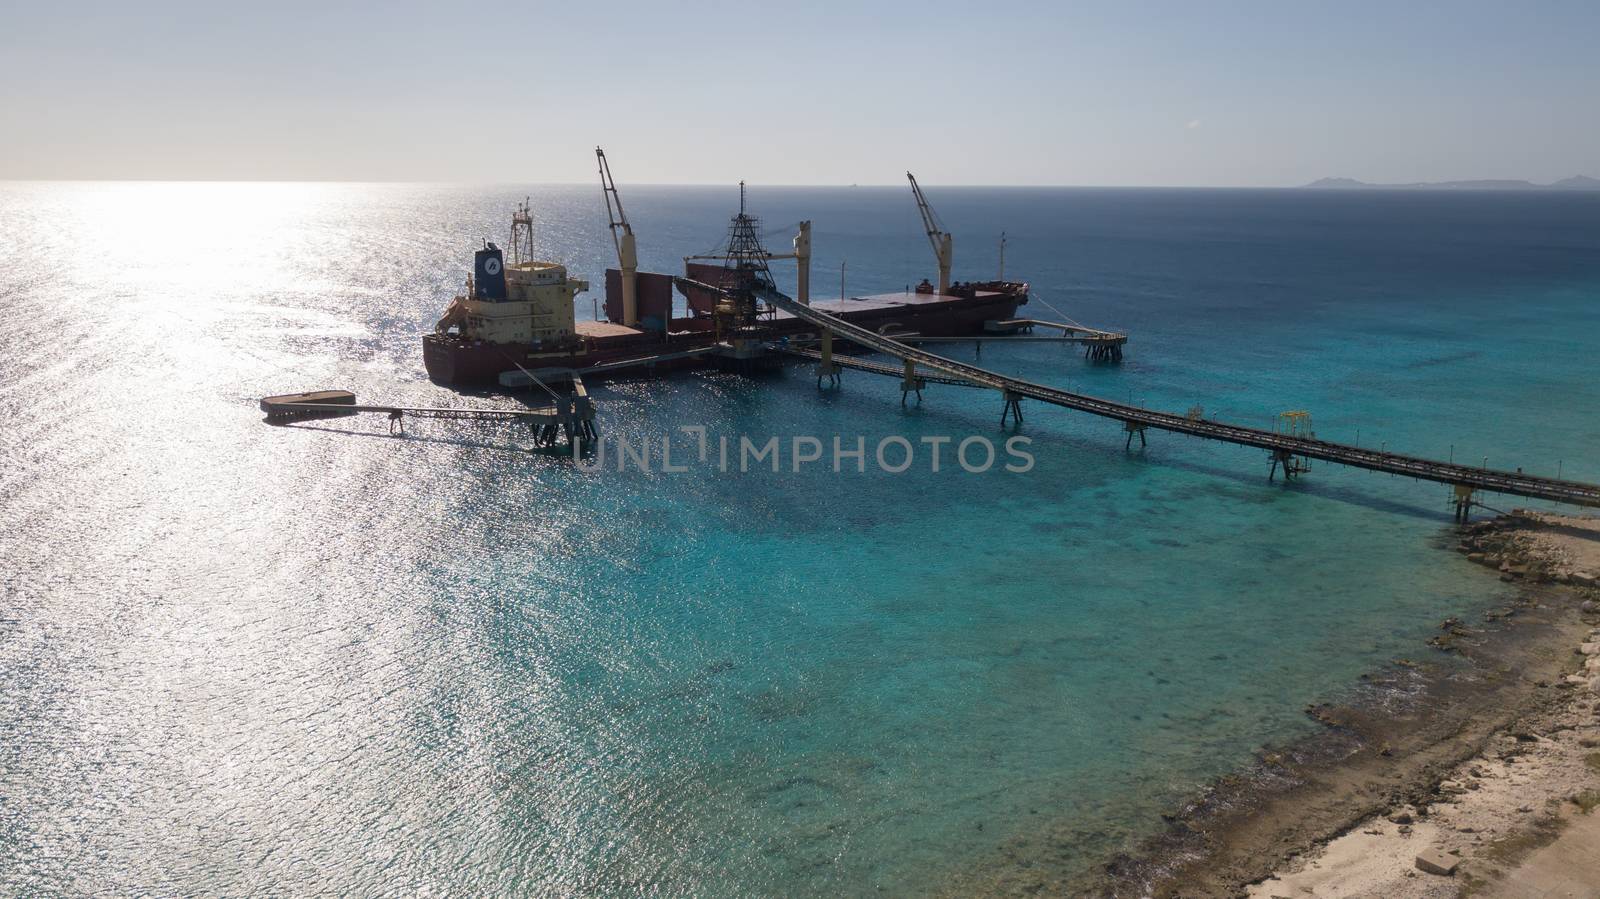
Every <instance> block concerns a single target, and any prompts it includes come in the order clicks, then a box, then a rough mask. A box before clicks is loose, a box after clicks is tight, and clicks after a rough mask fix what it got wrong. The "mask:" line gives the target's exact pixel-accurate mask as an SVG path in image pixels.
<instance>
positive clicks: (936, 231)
mask: <svg viewBox="0 0 1600 899" xmlns="http://www.w3.org/2000/svg"><path fill="white" fill-rule="evenodd" d="M906 179H907V180H908V181H910V182H911V195H912V196H914V197H916V198H917V211H918V212H920V213H922V228H923V230H924V231H927V232H928V244H929V245H930V246H932V247H933V258H934V259H935V260H937V261H938V263H939V295H940V296H943V295H944V294H946V293H949V292H950V258H951V255H952V250H953V247H952V240H951V238H950V233H949V232H948V231H946V230H944V223H943V222H941V221H939V216H938V215H936V214H935V213H934V211H933V206H931V205H929V203H928V198H927V197H925V196H923V195H922V188H921V187H920V186H919V185H918V184H917V176H916V175H913V174H911V173H910V172H906Z"/></svg>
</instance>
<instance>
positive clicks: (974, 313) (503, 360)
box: [422, 149, 1028, 386]
mask: <svg viewBox="0 0 1600 899" xmlns="http://www.w3.org/2000/svg"><path fill="white" fill-rule="evenodd" d="M596 153H597V155H598V156H599V159H600V165H601V169H600V171H601V179H602V188H603V190H604V191H605V194H606V200H607V204H608V207H609V209H610V214H611V229H612V233H613V235H614V237H615V238H616V249H617V256H618V261H619V268H615V269H608V270H607V271H606V273H605V282H604V283H605V305H604V311H605V320H604V321H579V320H578V319H577V315H576V305H575V303H574V298H575V297H576V296H577V294H579V293H581V292H583V291H586V290H588V289H589V283H588V282H587V281H585V280H583V279H580V278H575V277H573V276H572V275H571V273H569V272H568V271H567V269H566V267H565V266H564V265H562V264H560V263H555V262H547V261H540V260H537V259H535V258H533V249H532V246H533V239H532V218H531V215H530V212H529V209H528V206H527V203H526V202H524V203H523V205H521V206H519V207H518V208H517V210H516V213H515V214H514V215H513V217H512V229H511V248H510V249H511V256H510V259H509V260H507V259H506V258H505V253H504V252H503V251H502V250H501V248H500V247H498V246H496V245H495V244H493V243H488V242H485V244H484V246H483V248H482V249H479V250H478V251H477V252H476V253H475V254H474V259H473V273H472V276H471V277H470V278H469V279H468V281H467V284H466V288H465V290H464V291H463V292H462V293H460V294H459V295H457V296H456V297H455V298H454V299H452V300H451V302H450V304H449V306H448V308H447V309H446V310H445V313H444V315H443V316H442V317H441V318H440V319H439V321H438V323H437V324H436V325H435V327H434V330H433V332H432V333H430V334H427V335H425V336H424V337H423V340H422V344H423V362H424V365H425V366H426V368H427V371H428V376H429V377H430V378H431V379H433V380H434V381H435V382H438V383H440V384H447V385H459V386H469V385H484V384H495V383H506V382H507V381H506V379H505V378H502V376H503V375H509V377H510V378H511V379H514V380H515V379H520V381H521V382H522V383H526V382H527V380H528V379H529V378H534V377H537V378H541V379H543V378H546V377H559V376H561V375H562V374H564V373H570V372H581V373H585V374H606V373H610V372H611V371H622V372H625V371H627V370H628V368H627V367H626V366H624V365H622V363H626V362H627V361H629V360H641V361H642V362H647V363H648V364H649V365H650V366H651V368H652V370H661V369H671V368H681V367H688V366H693V365H701V364H706V363H707V361H708V360H712V359H715V358H717V356H718V355H719V354H720V353H722V352H723V351H727V352H729V353H732V354H733V355H736V356H739V357H741V358H742V357H744V356H746V355H748V354H749V353H751V352H757V351H758V349H759V346H760V344H761V343H762V342H763V341H769V340H778V339H783V338H785V337H789V336H794V335H799V334H803V333H809V332H811V331H813V330H814V329H813V328H812V327H811V326H810V325H808V324H806V323H805V322H803V321H801V320H800V319H797V318H794V317H793V316H790V315H788V314H786V313H784V312H782V311H780V310H778V309H777V308H775V307H773V306H772V305H771V304H767V303H763V302H762V297H763V296H764V295H770V294H774V293H777V287H776V285H775V283H774V282H773V279H772V275H771V271H770V268H769V262H771V261H774V260H793V261H794V262H795V263H796V265H797V267H798V277H797V291H796V292H797V296H796V297H795V299H796V300H798V301H799V302H801V303H804V304H806V305H813V306H815V307H816V308H818V309H821V310H823V311H826V312H829V313H832V314H835V315H838V316H840V317H841V318H844V319H845V320H847V321H850V322H852V323H854V324H857V325H861V326H863V327H867V328H870V329H872V330H876V331H880V332H883V333H891V332H892V333H901V334H918V335H924V336H962V335H967V334H980V333H983V332H984V331H985V326H986V325H991V326H992V325H993V324H994V323H996V322H1004V321H1009V320H1011V319H1013V318H1015V316H1016V312H1017V307H1019V306H1021V305H1022V304H1024V303H1026V302H1027V301H1028V285H1027V284H1026V283H1023V282H1018V281H1004V280H995V281H983V282H965V283H963V282H956V283H951V282H950V280H949V258H950V257H949V252H950V249H949V248H950V238H949V235H948V234H944V233H943V232H942V230H940V231H939V232H938V233H937V234H936V233H935V232H934V230H933V229H934V224H933V222H934V220H933V219H932V217H931V209H930V208H929V207H927V205H926V201H925V199H924V198H923V196H922V193H921V190H920V188H919V189H917V190H916V196H917V201H918V205H919V208H922V209H923V210H924V220H925V221H926V222H928V223H929V228H930V234H929V237H930V240H933V241H934V246H935V251H936V255H937V256H938V259H939V263H940V278H939V281H940V284H939V287H938V288H935V289H929V288H928V287H924V286H923V285H919V286H918V290H916V291H914V292H913V291H911V290H909V289H908V290H907V291H905V292H904V293H888V294H876V295H871V296H862V297H852V298H849V299H841V300H837V301H819V302H815V303H813V302H812V300H811V298H810V296H809V292H810V291H809V282H810V265H811V223H810V222H801V223H800V225H799V231H798V233H797V234H796V235H795V238H794V249H793V252H790V253H782V254H777V253H772V252H770V251H768V250H767V249H766V248H765V247H763V246H762V245H761V243H760V238H759V236H758V229H757V227H756V225H757V220H756V219H755V218H754V217H753V216H751V215H749V214H748V212H747V211H746V209H745V197H744V185H743V184H741V185H740V203H739V206H740V208H739V213H738V214H737V215H736V216H734V218H733V221H732V224H731V225H730V227H729V232H728V238H727V241H726V243H725V245H724V247H723V248H722V250H721V251H720V252H719V253H717V254H714V255H707V256H691V257H687V258H686V259H685V260H684V266H685V270H684V275H683V276H681V277H676V276H672V275H666V274H661V273H655V272H640V271H638V269H637V262H636V256H635V253H634V236H633V231H632V227H631V226H630V225H629V224H628V222H627V218H626V216H625V214H624V213H623V212H622V207H621V200H620V197H619V196H617V194H616V188H615V185H614V184H613V183H612V182H611V179H610V171H609V169H608V168H607V165H606V162H605V156H604V153H603V152H600V151H599V150H598V149H597V151H596ZM913 185H915V181H914V180H913ZM926 284H928V282H926V281H924V285H926ZM930 286H931V285H930ZM674 291H677V292H678V293H681V294H682V296H683V298H684V303H683V304H682V308H683V310H684V314H682V315H679V314H676V312H675V309H674V305H675V304H674ZM735 308H737V310H738V314H735V313H734V309H735ZM596 367H601V368H600V371H598V372H596V371H594V369H596Z"/></svg>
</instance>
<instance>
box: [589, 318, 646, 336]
mask: <svg viewBox="0 0 1600 899" xmlns="http://www.w3.org/2000/svg"><path fill="white" fill-rule="evenodd" d="M573 330H575V331H577V332H578V336H579V337H598V338H602V339H609V338H614V337H636V336H639V335H641V334H643V333H644V331H642V330H641V329H639V328H630V327H628V326H627V325H619V324H617V323H616V322H598V321H578V322H574V323H573Z"/></svg>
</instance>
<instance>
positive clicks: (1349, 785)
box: [1060, 511, 1600, 899]
mask: <svg viewBox="0 0 1600 899" xmlns="http://www.w3.org/2000/svg"><path fill="white" fill-rule="evenodd" d="M1456 536H1457V537H1458V539H1459V543H1458V545H1457V548H1458V549H1459V551H1460V552H1462V553H1464V554H1466V557H1467V558H1468V559H1469V560H1471V561H1472V562H1475V563H1478V564H1482V565H1484V566H1486V567H1488V568H1490V569H1491V570H1493V571H1495V572H1497V573H1498V575H1499V576H1500V577H1501V578H1502V579H1504V580H1506V581H1508V582H1514V583H1515V584H1516V585H1517V586H1516V592H1515V596H1514V599H1512V601H1510V602H1508V603H1506V604H1505V605H1503V606H1501V607H1498V608H1492V609H1488V610H1486V611H1485V612H1484V613H1483V614H1482V617H1481V620H1474V621H1470V622H1466V621H1462V620H1460V619H1457V618H1448V619H1445V620H1444V621H1442V622H1440V625H1439V632H1438V634H1437V635H1436V636H1434V637H1433V638H1432V639H1431V640H1429V641H1428V642H1429V644H1430V646H1432V647H1433V650H1434V651H1433V652H1431V653H1426V654H1424V653H1422V652H1419V654H1418V655H1417V656H1416V658H1415V659H1396V660H1395V661H1394V663H1393V665H1392V666H1390V667H1389V668H1387V669H1386V670H1384V671H1380V672H1374V673H1373V674H1371V675H1369V676H1368V677H1367V678H1365V679H1364V680H1365V681H1366V683H1365V685H1364V690H1363V691H1358V694H1359V695H1358V696H1356V697H1355V698H1353V699H1352V700H1351V701H1349V702H1347V703H1344V704H1337V705H1318V706H1313V707H1310V708H1308V709H1307V713H1308V714H1309V715H1310V716H1311V717H1313V718H1315V719H1316V720H1318V721H1319V722H1321V723H1322V724H1323V725H1324V729H1323V730H1322V731H1321V732H1319V733H1318V734H1316V735H1314V736H1312V737H1308V738H1306V739H1305V740H1303V741H1301V742H1299V743H1296V744H1294V745H1291V746H1287V747H1281V748H1275V749H1271V750H1264V751H1263V752H1262V753H1261V754H1260V756H1259V757H1258V759H1257V762H1256V763H1255V764H1254V765H1252V766H1251V767H1250V769H1249V770H1247V771H1244V772H1241V773H1240V774H1238V775H1235V776H1231V777H1227V778H1223V779H1221V780H1219V781H1218V782H1216V783H1214V784H1212V785H1211V786H1210V787H1209V788H1208V789H1207V790H1206V791H1205V792H1204V793H1203V794H1202V795H1201V796H1199V797H1197V798H1196V799H1195V800H1193V801H1192V802H1190V803H1189V804H1188V805H1186V806H1185V807H1183V808H1181V809H1179V810H1177V811H1176V812H1175V813H1174V814H1172V815H1170V816H1168V818H1167V826H1166V828H1165V830H1164V832H1163V833H1162V834H1161V835H1159V836H1158V837H1156V838H1154V839H1152V840H1151V841H1149V842H1148V843H1147V844H1146V845H1145V846H1144V847H1142V848H1141V849H1140V850H1139V851H1137V852H1135V853H1131V854H1129V855H1127V856H1124V857H1122V858H1119V859H1117V860H1115V861H1114V862H1113V863H1112V864H1110V865H1108V866H1107V868H1106V870H1105V871H1104V872H1103V874H1102V876H1100V877H1098V878H1097V879H1096V881H1095V882H1094V883H1093V884H1085V885H1075V886H1072V887H1071V888H1069V889H1066V890H1064V892H1067V893H1069V894H1073V895H1079V894H1085V895H1105V896H1117V897H1128V896H1156V897H1184V899H1196V897H1213V896H1214V897H1237V896H1250V897H1255V899H1274V897H1283V899H1303V897H1357V896H1361V897H1366V896H1383V897H1385V899H1405V897H1429V899H1432V897H1446V896H1464V895H1472V896H1507V897H1509V896H1540V897H1544V896H1549V897H1557V896H1583V897H1600V813H1596V814H1590V812H1591V811H1593V810H1594V809H1595V808H1596V807H1597V806H1600V587H1597V586H1596V584H1597V582H1600V578H1597V575H1600V519H1587V518H1570V517H1562V516H1554V515H1546V514H1540V513H1531V512H1521V511H1519V512H1514V513H1511V514H1509V515H1504V516H1500V517H1498V518H1496V519H1494V520H1491V521H1485V522H1481V523H1476V524H1473V525H1469V526H1466V527H1464V528H1461V529H1460V530H1459V531H1457V532H1456ZM1447 546H1448V544H1447ZM1419 649H1420V647H1419ZM1060 886H1067V885H1060Z"/></svg>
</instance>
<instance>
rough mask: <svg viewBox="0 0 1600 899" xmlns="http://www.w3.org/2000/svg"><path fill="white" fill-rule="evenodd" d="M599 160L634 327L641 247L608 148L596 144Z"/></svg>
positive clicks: (626, 314) (625, 319) (627, 319)
mask: <svg viewBox="0 0 1600 899" xmlns="http://www.w3.org/2000/svg"><path fill="white" fill-rule="evenodd" d="M594 155H595V157H596V158H597V159H599V160H600V192H601V193H602V194H603V195H604V196H605V198H606V215H607V216H608V217H609V219H610V221H611V242H612V244H614V245H615V246H616V248H617V266H618V267H619V268H621V269H622V323H623V324H624V325H626V326H627V327H630V328H634V327H638V325H639V250H638V247H637V245H636V244H635V243H634V239H633V226H632V225H630V224H628V214H627V213H625V212H623V211H622V195H621V194H619V193H617V182H615V181H613V180H612V179H611V166H610V165H609V164H608V163H607V162H606V151H604V150H602V149H600V148H599V147H595V148H594Z"/></svg>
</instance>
